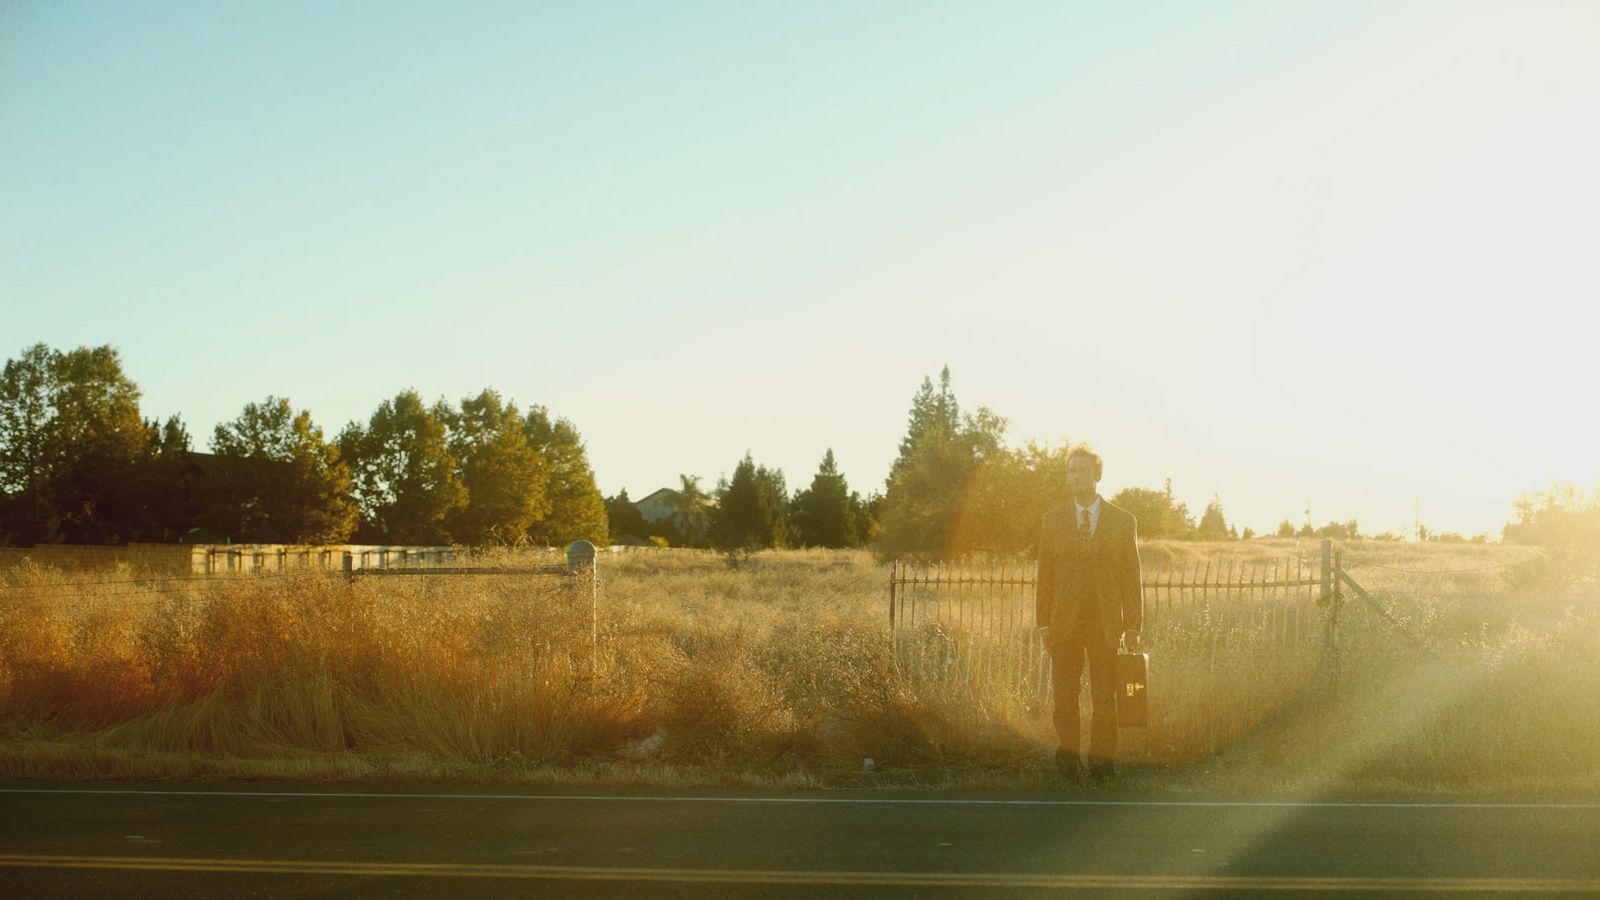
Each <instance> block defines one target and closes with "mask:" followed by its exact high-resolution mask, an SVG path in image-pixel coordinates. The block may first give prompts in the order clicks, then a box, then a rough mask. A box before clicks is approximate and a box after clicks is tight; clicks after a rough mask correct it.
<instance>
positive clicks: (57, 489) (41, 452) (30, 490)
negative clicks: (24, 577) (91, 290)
mask: <svg viewBox="0 0 1600 900" xmlns="http://www.w3.org/2000/svg"><path fill="white" fill-rule="evenodd" d="M150 437H151V436H150V431H149V428H148V427H147V426H146V424H145V422H144V420H143V419H142V418H141V417H140V415H139V388H138V387H137V386H136V385H135V384H134V383H133V382H132V381H131V380H130V379H129V378H128V377H127V376H126V375H125V374H124V373H123V371H122V360H121V358H120V357H119V356H118V354H117V351H116V350H115V349H113V348H112V347H110V346H101V347H94V348H89V347H79V348H78V349H76V350H72V351H69V352H67V353H61V352H58V351H54V350H51V349H50V348H49V347H47V346H45V345H44V344H35V345H34V346H32V347H30V348H28V349H26V350H25V351H23V354H22V356H21V357H20V358H19V359H13V360H8V361H7V362H6V366H5V371H4V373H3V375H0V491H3V493H4V512H5V517H4V525H3V526H0V531H3V532H4V534H5V537H6V539H7V540H8V541H10V542H14V543H23V544H28V543H35V542H53V541H66V542H71V543H86V544H98V543H116V542H119V541H126V540H130V539H135V538H138V537H141V536H142V532H143V531H144V530H146V529H145V528H144V527H143V526H144V525H145V521H144V519H145V516H144V510H143V508H142V505H141V500H142V499H143V495H144V491H143V490H142V487H143V485H142V481H141V476H142V475H143V474H145V472H144V471H143V470H142V464H143V463H144V461H145V459H146V457H147V454H148V452H149V449H150V443H151V441H150Z"/></svg>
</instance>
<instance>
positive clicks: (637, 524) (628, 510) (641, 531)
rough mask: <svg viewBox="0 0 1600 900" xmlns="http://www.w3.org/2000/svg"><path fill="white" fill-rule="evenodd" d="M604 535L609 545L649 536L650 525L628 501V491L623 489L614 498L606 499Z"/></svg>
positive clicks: (633, 504)
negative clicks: (609, 542) (609, 541)
mask: <svg viewBox="0 0 1600 900" xmlns="http://www.w3.org/2000/svg"><path fill="white" fill-rule="evenodd" d="M606 533H607V535H608V536H609V537H610V538H611V543H613V544H617V543H621V542H623V541H627V540H633V541H639V540H642V539H644V538H647V537H649V536H650V534H651V528H650V523H649V522H646V521H645V520H644V513H642V512H640V511H639V507H638V505H636V504H635V503H634V502H633V501H632V500H629V499H628V489H627V488H623V489H622V490H621V491H619V492H618V493H617V495H616V496H615V497H607V498H606Z"/></svg>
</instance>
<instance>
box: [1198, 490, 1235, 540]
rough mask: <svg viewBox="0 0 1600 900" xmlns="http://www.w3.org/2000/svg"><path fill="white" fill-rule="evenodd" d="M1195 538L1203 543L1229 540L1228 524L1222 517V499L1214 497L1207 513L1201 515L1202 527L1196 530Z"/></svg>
mask: <svg viewBox="0 0 1600 900" xmlns="http://www.w3.org/2000/svg"><path fill="white" fill-rule="evenodd" d="M1195 536H1196V537H1198V538H1199V539H1200V540H1202V541H1225V540H1227V539H1228V523H1227V520H1226V519H1224V518H1223V516H1222V498H1221V497H1218V496H1216V495H1212V497H1211V502H1210V503H1207V504H1206V509H1205V512H1203V513H1201V514H1200V525H1199V527H1197V528H1196V529H1195Z"/></svg>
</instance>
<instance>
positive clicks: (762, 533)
mask: <svg viewBox="0 0 1600 900" xmlns="http://www.w3.org/2000/svg"><path fill="white" fill-rule="evenodd" d="M787 502H788V490H787V489H786V488H785V486H784V480H783V472H782V471H779V470H776V469H768V468H766V467H765V466H757V465H756V463H755V460H754V459H752V458H751V456H750V454H749V453H748V452H746V453H745V455H744V459H742V460H740V461H739V464H738V465H737V466H736V467H734V470H733V478H732V479H730V480H727V481H723V482H720V483H719V484H718V485H717V512H716V515H715V516H714V518H713V519H712V522H711V543H712V544H713V545H714V546H715V547H717V549H719V550H730V551H731V550H762V549H766V548H770V547H783V546H787V544H788V526H787V524H786V523H785V522H784V508H785V506H786V505H787Z"/></svg>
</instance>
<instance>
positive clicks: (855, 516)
mask: <svg viewBox="0 0 1600 900" xmlns="http://www.w3.org/2000/svg"><path fill="white" fill-rule="evenodd" d="M861 505H862V504H861V497H860V495H858V494H852V493H851V492H850V485H849V484H848V483H847V482H846V481H845V477H844V476H843V475H841V474H839V468H838V465H837V463H836V462H835V461H834V458H833V448H831V447H830V448H829V449H828V452H827V453H826V454H824V455H823V457H822V464H821V465H820V466H818V468H817V474H816V475H814V476H813V477H812V479H811V486H810V487H808V488H806V489H805V490H803V491H800V492H799V493H797V494H795V495H794V501H793V502H792V503H791V504H790V519H791V520H792V522H793V524H794V536H795V542H796V543H797V544H799V545H800V546H803V547H859V546H861V532H860V528H859V521H860V518H861V512H860V507H861Z"/></svg>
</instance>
